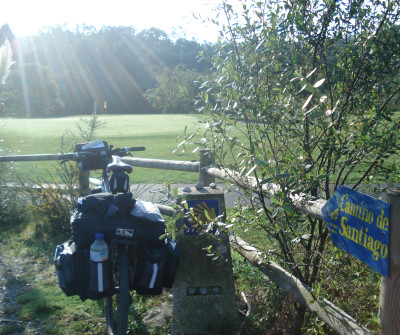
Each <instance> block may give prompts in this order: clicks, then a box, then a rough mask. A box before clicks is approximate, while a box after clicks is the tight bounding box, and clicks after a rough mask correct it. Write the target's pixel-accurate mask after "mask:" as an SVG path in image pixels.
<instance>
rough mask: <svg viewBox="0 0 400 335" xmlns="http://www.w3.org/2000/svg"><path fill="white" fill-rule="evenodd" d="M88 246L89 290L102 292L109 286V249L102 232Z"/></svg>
mask: <svg viewBox="0 0 400 335" xmlns="http://www.w3.org/2000/svg"><path fill="white" fill-rule="evenodd" d="M94 238H95V240H94V242H93V243H92V244H91V246H90V290H91V291H94V292H104V291H105V290H107V289H108V288H109V286H110V279H109V266H110V260H109V249H108V245H107V243H106V242H105V241H104V234H102V233H98V234H95V236H94Z"/></svg>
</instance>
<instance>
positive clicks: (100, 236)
mask: <svg viewBox="0 0 400 335" xmlns="http://www.w3.org/2000/svg"><path fill="white" fill-rule="evenodd" d="M94 239H95V240H104V234H103V233H97V234H94Z"/></svg>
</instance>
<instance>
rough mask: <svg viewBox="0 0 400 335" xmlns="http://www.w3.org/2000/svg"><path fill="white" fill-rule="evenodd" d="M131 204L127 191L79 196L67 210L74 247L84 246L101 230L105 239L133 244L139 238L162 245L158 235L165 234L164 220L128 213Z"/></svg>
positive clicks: (129, 194) (130, 196) (133, 202)
mask: <svg viewBox="0 0 400 335" xmlns="http://www.w3.org/2000/svg"><path fill="white" fill-rule="evenodd" d="M129 199H131V201H130V200H129ZM134 205H135V200H134V199H132V194H131V193H126V194H118V195H111V194H109V193H97V194H92V195H88V196H86V197H83V198H80V199H79V200H78V203H77V206H76V209H75V210H74V211H72V213H71V220H70V223H71V229H72V238H73V240H74V241H75V243H76V244H77V246H78V247H88V246H90V244H91V243H92V242H93V240H94V234H96V233H103V234H104V239H105V241H106V242H108V243H109V242H115V241H119V242H124V241H125V242H127V243H132V244H135V243H138V242H139V241H141V242H150V243H154V244H160V245H162V244H163V241H160V236H161V235H163V234H165V225H164V222H161V221H159V222H155V221H151V220H147V219H146V218H145V217H137V216H133V215H131V214H130V211H131V209H132V208H133V206H134Z"/></svg>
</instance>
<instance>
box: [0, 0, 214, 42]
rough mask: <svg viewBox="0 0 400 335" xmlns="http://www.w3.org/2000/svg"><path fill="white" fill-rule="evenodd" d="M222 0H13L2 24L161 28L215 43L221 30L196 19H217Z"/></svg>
mask: <svg viewBox="0 0 400 335" xmlns="http://www.w3.org/2000/svg"><path fill="white" fill-rule="evenodd" d="M217 3H218V0H140V1H138V0H34V1H33V0H11V1H7V3H5V4H2V6H1V11H0V26H2V25H3V24H5V23H8V24H9V26H10V28H11V30H12V31H13V33H14V34H15V35H17V36H28V35H33V34H36V33H37V32H38V31H40V30H41V29H43V27H50V26H55V25H64V24H67V26H68V27H71V28H73V27H75V26H76V25H81V24H83V23H84V24H86V25H88V26H94V27H96V28H97V29H100V28H101V27H102V26H131V27H133V28H135V29H136V30H137V31H141V30H143V29H148V28H152V27H155V28H160V29H162V30H164V31H165V32H166V33H168V35H170V37H172V38H173V36H172V34H173V32H179V33H180V34H181V36H180V37H184V38H186V39H188V40H191V39H195V40H197V41H198V42H200V43H201V42H203V41H207V42H215V41H216V40H217V37H218V29H217V27H216V26H215V25H213V24H211V23H202V22H201V20H196V19H194V18H193V13H195V14H200V15H201V17H202V18H204V19H205V18H207V17H210V18H215V15H216V12H215V8H216V4H217Z"/></svg>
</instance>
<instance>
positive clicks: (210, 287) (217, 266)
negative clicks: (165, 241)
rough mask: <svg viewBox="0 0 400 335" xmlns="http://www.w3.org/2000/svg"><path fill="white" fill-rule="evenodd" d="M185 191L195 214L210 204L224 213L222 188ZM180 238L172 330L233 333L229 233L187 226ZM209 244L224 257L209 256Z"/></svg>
mask: <svg viewBox="0 0 400 335" xmlns="http://www.w3.org/2000/svg"><path fill="white" fill-rule="evenodd" d="M183 194H185V195H186V199H185V200H186V201H187V202H188V204H189V207H193V209H194V212H195V213H196V214H200V212H201V211H202V210H207V209H208V208H210V209H213V210H214V211H215V214H216V216H218V215H222V214H223V215H224V214H225V201H224V194H223V190H221V189H218V188H216V187H214V188H211V187H204V188H201V189H196V188H185V189H180V190H179V195H180V196H182V195H183ZM224 217H225V216H224ZM222 220H223V221H224V219H220V221H222ZM221 235H223V234H221ZM178 242H179V244H180V246H181V250H182V254H181V258H180V262H179V267H178V270H177V274H176V277H175V282H174V293H173V317H172V334H174V335H178V334H180V335H183V334H185V335H191V334H232V333H233V331H234V329H235V328H236V326H237V324H236V298H235V288H234V282H233V272H232V259H231V255H230V245H229V239H228V236H226V235H223V236H219V237H218V238H216V237H215V236H212V235H210V234H199V233H198V232H196V231H193V230H190V229H188V230H187V231H186V234H185V235H183V236H181V237H180V238H179V241H178ZM210 245H211V246H212V250H214V251H218V252H219V254H220V255H221V257H219V258H218V259H213V258H214V257H212V256H207V253H208V252H207V251H206V250H205V248H206V247H208V246H210Z"/></svg>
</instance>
